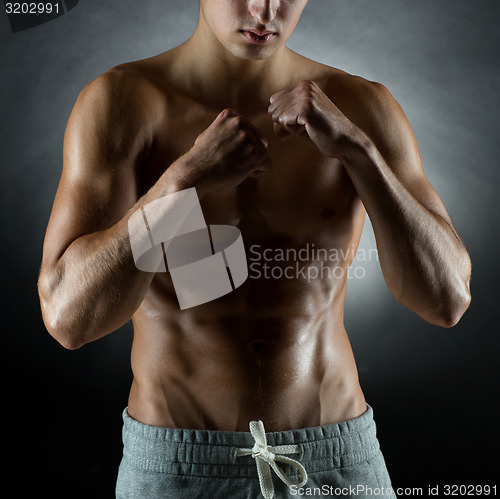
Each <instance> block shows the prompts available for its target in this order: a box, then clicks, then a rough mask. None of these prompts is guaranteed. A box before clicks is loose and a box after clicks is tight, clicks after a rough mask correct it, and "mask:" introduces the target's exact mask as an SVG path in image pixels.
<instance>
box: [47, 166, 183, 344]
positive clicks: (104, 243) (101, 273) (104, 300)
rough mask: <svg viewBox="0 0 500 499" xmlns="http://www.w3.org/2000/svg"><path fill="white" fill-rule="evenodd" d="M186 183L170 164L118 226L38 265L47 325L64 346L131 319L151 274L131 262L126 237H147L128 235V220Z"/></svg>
mask: <svg viewBox="0 0 500 499" xmlns="http://www.w3.org/2000/svg"><path fill="white" fill-rule="evenodd" d="M172 166H173V165H172ZM171 168H172V167H171ZM187 187H189V186H187V185H185V182H184V181H183V180H182V179H180V178H178V176H177V175H176V174H175V169H174V168H172V169H170V168H169V169H168V170H167V171H166V172H165V173H164V175H163V176H162V177H161V178H160V179H159V180H158V182H157V183H156V184H155V186H153V187H152V188H151V189H150V190H149V191H148V192H147V193H146V194H145V195H144V196H143V197H141V199H139V201H138V202H137V203H136V204H135V205H134V206H133V207H132V208H131V209H130V210H129V211H128V212H127V213H126V214H125V215H124V216H123V218H122V219H121V220H119V221H118V222H117V223H116V224H114V225H113V226H112V227H109V228H108V229H106V230H101V231H98V232H94V233H91V234H86V235H83V236H81V237H79V238H77V239H76V240H74V241H73V242H72V243H71V244H70V245H69V246H68V248H67V249H66V250H65V251H64V253H63V254H62V255H61V257H60V258H59V259H58V260H57V261H56V262H53V263H51V264H49V263H48V262H45V263H44V264H42V270H41V273H40V279H39V293H40V301H41V305H42V313H43V316H44V321H45V324H46V326H47V329H48V330H49V332H50V333H51V335H52V336H54V337H55V338H56V339H57V340H58V341H59V342H60V343H61V344H62V345H64V346H65V347H67V348H71V349H74V348H78V347H80V346H81V345H83V344H85V343H88V342H90V341H93V340H96V339H98V338H100V337H102V336H104V335H106V334H108V333H110V332H112V331H115V330H116V329H117V328H119V327H120V326H122V325H123V324H125V323H126V322H127V321H128V320H129V319H130V318H131V317H132V315H133V313H134V312H135V311H136V310H137V308H138V307H139V305H140V304H141V302H142V300H143V299H144V296H145V294H146V292H147V289H148V287H149V285H150V283H151V280H152V278H153V276H154V273H153V272H143V271H141V270H138V268H137V267H136V265H135V262H134V257H133V254H132V247H131V241H130V237H131V236H135V237H139V238H141V237H146V238H148V237H149V236H148V235H147V233H145V232H144V231H143V232H142V233H139V234H137V233H136V234H131V232H130V227H129V218H130V217H131V216H132V215H133V214H134V213H136V212H137V211H140V210H141V209H142V208H143V207H144V206H146V205H147V204H148V203H151V202H152V201H154V200H156V199H159V198H161V197H164V196H166V195H168V194H172V193H174V192H178V191H180V190H182V189H185V188H187ZM164 206H165V210H168V205H167V204H164ZM158 263H159V262H158Z"/></svg>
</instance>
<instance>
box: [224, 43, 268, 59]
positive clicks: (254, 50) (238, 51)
mask: <svg viewBox="0 0 500 499" xmlns="http://www.w3.org/2000/svg"><path fill="white" fill-rule="evenodd" d="M228 50H229V52H231V54H233V55H234V56H235V57H238V58H239V59H243V60H246V61H263V60H265V59H269V57H271V56H272V55H274V54H275V52H276V50H277V48H276V47H259V46H255V47H231V48H229V47H228Z"/></svg>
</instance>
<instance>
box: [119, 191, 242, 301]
mask: <svg viewBox="0 0 500 499" xmlns="http://www.w3.org/2000/svg"><path fill="white" fill-rule="evenodd" d="M128 229H129V237H130V245H131V248H132V255H133V257H134V262H135V265H136V267H137V268H138V269H139V270H142V271H144V272H170V275H171V277H172V282H173V285H174V289H175V292H176V295H177V299H178V301H179V306H180V308H181V310H184V309H187V308H191V307H195V306H197V305H201V304H203V303H207V302H209V301H212V300H215V299H216V298H219V297H221V296H224V295H226V294H228V293H231V292H232V291H233V290H235V289H236V288H238V287H239V286H241V285H242V284H243V283H244V282H245V281H246V279H247V277H248V264H247V258H246V254H245V247H244V245H243V239H242V237H241V233H240V231H239V229H238V228H237V227H234V226H231V225H210V226H208V225H207V224H206V222H205V218H204V216H203V212H202V210H201V206H200V201H199V199H198V195H197V193H196V189H195V188H190V189H185V190H183V191H180V192H176V193H173V194H169V195H167V196H164V197H162V198H159V199H157V200H155V201H153V202H151V203H148V204H147V205H145V206H144V207H143V208H142V209H140V210H137V211H136V212H134V213H133V214H132V215H131V216H130V218H129V221H128Z"/></svg>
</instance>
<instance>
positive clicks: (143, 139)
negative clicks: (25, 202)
mask: <svg viewBox="0 0 500 499" xmlns="http://www.w3.org/2000/svg"><path fill="white" fill-rule="evenodd" d="M154 92H157V90H156V89H155V88H154V87H152V86H151V87H149V88H148V82H147V81H145V80H144V79H143V78H142V77H140V76H137V75H129V74H123V73H121V72H120V71H117V72H112V73H107V74H105V75H103V76H101V77H99V78H98V79H97V80H95V81H94V82H92V83H91V84H90V85H89V86H88V87H86V89H84V91H83V92H82V94H81V95H80V97H79V98H78V100H77V103H76V104H75V107H74V109H73V112H72V114H71V116H70V119H69V121H68V126H67V129H66V134H65V139H64V154H63V172H62V176H61V180H60V183H59V187H58V190H57V193H56V197H55V201H54V205H53V209H52V213H51V216H50V220H49V224H48V227H47V232H46V236H45V242H44V250H43V260H42V266H41V271H40V278H39V286H38V287H39V294H40V302H41V308H42V314H43V318H44V322H45V325H46V327H47V330H48V331H49V333H50V334H51V335H52V336H53V337H54V338H55V339H57V341H59V342H60V343H61V344H62V345H63V346H64V347H66V348H69V349H76V348H79V347H80V346H82V345H84V344H85V343H88V342H90V341H93V340H96V339H98V338H101V337H102V336H104V335H106V334H108V333H110V332H112V331H115V330H116V329H117V328H119V327H120V326H122V325H123V324H125V323H126V322H127V321H128V320H129V319H130V318H131V317H132V315H133V314H134V312H135V311H136V310H137V308H138V307H139V305H140V304H141V302H142V300H143V299H144V296H145V294H146V292H147V289H148V287H149V285H150V283H151V280H152V278H153V276H154V273H151V272H143V271H140V270H138V269H137V268H136V266H135V264H134V259H133V256H132V250H131V245H130V238H129V237H130V236H129V226H128V220H129V218H130V216H131V215H132V214H133V213H135V212H136V211H137V210H140V209H141V208H142V207H144V206H145V205H146V204H148V203H150V202H152V201H154V200H156V199H159V198H161V197H163V196H166V195H168V194H172V193H174V192H178V191H180V190H183V189H187V188H189V187H196V189H197V191H198V194H199V195H200V196H203V195H204V193H206V192H209V191H213V190H218V189H221V188H222V189H223V188H227V187H232V186H235V185H238V184H239V183H240V182H242V181H243V180H244V179H245V178H246V177H247V176H249V175H252V174H258V172H262V171H265V170H266V169H267V168H268V167H269V164H270V163H269V158H268V156H267V153H266V150H265V145H264V144H263V142H262V139H263V138H262V137H260V136H259V133H258V131H257V130H256V129H255V128H254V127H253V126H252V125H251V124H249V123H248V122H246V120H244V118H243V117H241V116H238V115H236V114H235V113H231V112H230V111H229V110H226V111H224V112H222V113H221V114H220V115H219V116H218V117H217V118H216V120H215V121H214V123H212V125H211V126H210V127H209V128H208V129H207V130H205V132H203V133H202V134H201V135H200V136H199V137H198V138H197V140H196V142H195V144H194V146H193V148H192V149H191V150H190V151H188V153H186V154H185V155H184V156H181V157H180V158H179V159H178V160H177V161H175V162H174V163H173V164H172V165H170V166H169V167H168V168H167V169H166V171H165V172H164V173H163V175H162V176H161V177H160V178H159V179H158V181H157V182H156V184H155V185H154V186H153V187H152V188H151V189H150V190H149V191H148V192H147V193H146V194H144V195H143V196H142V197H140V198H139V196H140V192H139V184H140V178H139V175H140V168H141V165H143V163H144V162H145V160H146V158H147V156H148V154H149V152H150V147H151V144H152V142H153V136H152V133H153V132H152V131H151V127H150V126H148V123H151V122H154V120H155V117H154V113H155V112H157V111H156V109H155V108H158V107H159V106H154V102H155V100H154ZM138 95H140V96H141V98H140V99H139V98H138ZM146 96H147V97H148V98H147V99H146V98H145V97H146ZM148 99H149V100H150V102H151V105H148ZM136 102H140V106H134V103H136ZM264 142H265V141H264ZM234 165H237V166H236V167H235V166H234ZM166 166H167V165H166ZM166 209H168V205H166Z"/></svg>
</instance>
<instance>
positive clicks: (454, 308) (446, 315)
mask: <svg viewBox="0 0 500 499" xmlns="http://www.w3.org/2000/svg"><path fill="white" fill-rule="evenodd" d="M471 300H472V297H471V293H470V276H469V277H468V278H467V279H465V280H463V281H461V282H460V283H459V284H458V285H455V286H453V288H452V291H449V292H448V293H446V298H445V299H443V300H442V306H441V310H440V314H439V322H438V324H437V325H439V326H441V327H445V328H451V327H454V326H456V325H457V324H458V323H459V321H460V319H461V318H462V317H463V315H464V314H465V312H466V311H467V309H468V308H469V306H470V303H471Z"/></svg>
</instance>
